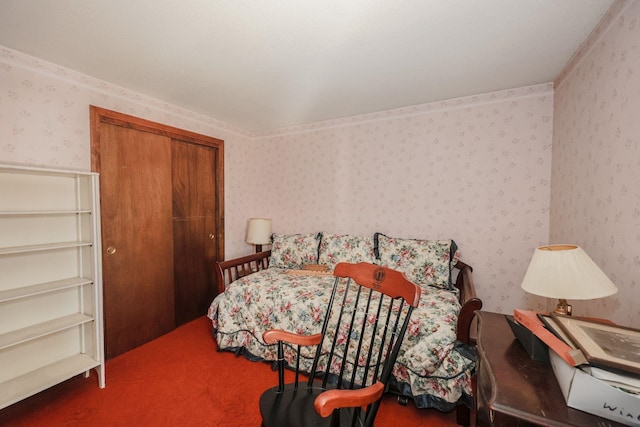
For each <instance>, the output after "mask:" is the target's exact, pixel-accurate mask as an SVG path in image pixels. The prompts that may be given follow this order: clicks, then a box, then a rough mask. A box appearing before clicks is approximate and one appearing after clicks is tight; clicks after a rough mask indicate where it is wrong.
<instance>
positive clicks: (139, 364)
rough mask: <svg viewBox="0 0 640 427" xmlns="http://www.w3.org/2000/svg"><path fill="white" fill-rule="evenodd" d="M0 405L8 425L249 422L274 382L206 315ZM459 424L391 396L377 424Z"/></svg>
mask: <svg viewBox="0 0 640 427" xmlns="http://www.w3.org/2000/svg"><path fill="white" fill-rule="evenodd" d="M106 372H107V375H106V388H104V389H102V390H101V389H99V388H98V385H97V384H98V380H97V377H96V376H95V373H92V375H91V377H90V378H88V379H85V378H83V377H76V378H73V379H71V380H69V381H67V382H65V383H63V384H60V385H58V386H55V387H53V388H51V389H49V390H46V391H44V392H42V393H40V394H38V395H35V396H33V397H31V398H29V399H26V400H24V401H22V402H19V403H17V404H15V405H12V406H10V407H8V408H5V409H3V410H1V411H0V425H3V426H47V427H50V426H138V425H140V426H252V427H258V426H259V425H260V411H259V409H258V400H259V397H260V394H261V393H262V391H263V390H265V389H266V388H269V387H272V386H274V385H276V384H277V376H276V373H275V372H273V371H271V368H270V366H269V365H268V364H266V363H259V362H250V361H248V360H246V359H244V358H243V357H237V356H235V355H233V354H231V353H228V352H217V351H216V343H215V340H214V339H213V336H212V333H211V322H210V321H209V319H207V318H206V317H203V318H201V319H197V320H195V321H193V322H190V323H188V324H186V325H183V326H181V327H180V328H178V329H176V330H175V331H173V332H171V333H169V334H167V335H164V336H162V337H160V338H158V339H156V340H154V341H152V342H149V343H147V344H145V345H143V346H141V347H138V348H136V349H134V350H132V351H129V352H127V353H125V354H122V355H120V356H118V357H116V358H114V359H111V360H109V361H108V362H107V364H106ZM427 425H428V426H455V425H456V423H455V412H452V413H449V414H442V413H440V412H437V411H435V410H418V409H416V408H415V407H414V406H413V404H412V403H411V402H410V403H409V405H407V406H400V405H398V404H397V402H396V399H395V398H394V397H393V396H387V397H386V398H385V400H384V402H383V404H382V405H381V408H380V411H379V413H378V417H377V421H376V426H378V427H385V426H393V427H399V426H427Z"/></svg>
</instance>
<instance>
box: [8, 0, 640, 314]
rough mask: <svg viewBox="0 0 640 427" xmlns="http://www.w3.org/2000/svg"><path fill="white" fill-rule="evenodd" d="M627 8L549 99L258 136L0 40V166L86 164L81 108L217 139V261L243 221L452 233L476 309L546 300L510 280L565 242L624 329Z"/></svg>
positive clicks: (631, 180) (500, 98)
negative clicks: (600, 275)
mask: <svg viewBox="0 0 640 427" xmlns="http://www.w3.org/2000/svg"><path fill="white" fill-rule="evenodd" d="M639 17H640V4H639V3H637V2H635V3H634V2H621V3H618V7H617V9H612V12H611V13H610V15H609V16H608V17H607V19H605V20H604V21H603V23H602V24H601V25H600V27H599V28H598V29H597V30H596V31H595V32H594V35H593V37H592V38H591V39H590V40H589V41H588V43H586V44H585V47H584V49H583V50H582V51H581V52H580V53H579V54H578V55H577V56H576V58H575V60H574V62H573V63H571V64H570V65H569V66H568V67H567V68H566V69H565V71H564V72H563V73H562V74H561V75H560V76H559V78H558V80H557V81H556V89H555V90H556V93H555V101H554V96H553V92H552V89H551V86H550V85H539V86H532V87H527V88H520V89H516V90H511V91H504V92H497V93H492V94H486V95H479V96H473V97H468V98H461V99H456V100H449V101H445V102H440V103H434V104H426V105H421V106H416V107H411V108H405V109H399V110H393V111H386V112H380V113H376V114H370V115H364V116H358V117H351V118H344V119H340V120H335V121H329V122H322V123H317V124H311V125H307V126H300V127H296V128H288V129H283V130H280V131H274V132H269V133H264V134H261V135H255V134H250V133H248V132H245V131H243V130H242V129H237V128H234V127H232V126H230V125H227V124H225V123H221V122H218V121H216V120H215V119H212V118H208V117H204V116H201V115H198V114H195V113H192V112H189V111H185V110H183V109H180V108H178V107H176V106H173V105H170V104H166V103H163V102H162V101H158V100H154V99H152V98H148V97H145V96H142V95H140V94H137V93H135V92H132V91H129V90H126V89H123V88H119V87H117V86H114V85H112V84H110V83H107V82H103V81H99V80H96V79H93V78H91V77H88V76H85V75H82V74H79V73H76V72H74V71H72V70H68V69H64V68H61V67H58V66H55V65H52V64H50V63H47V62H45V61H41V60H39V59H36V58H32V57H29V56H26V55H23V54H20V53H18V52H15V51H12V50H10V49H5V48H2V47H0V161H2V162H9V163H21V164H34V165H43V166H50V167H63V168H72V169H85V170H88V169H89V168H90V157H89V154H90V153H89V113H88V106H89V104H93V105H98V106H101V107H104V108H110V109H113V110H116V111H121V112H124V113H127V114H132V115H135V116H138V117H143V118H147V119H150V120H155V121H159V122H163V123H166V124H168V125H172V126H177V127H182V128H185V129H188V130H192V131H194V132H200V133H203V134H207V135H211V136H215V137H218V138H222V139H224V140H225V188H226V190H225V191H226V199H225V203H226V252H227V257H232V256H236V255H241V254H245V253H247V252H248V251H251V250H252V248H251V247H250V246H248V245H246V244H245V243H244V242H243V240H244V233H245V225H246V219H247V218H249V217H251V216H269V217H271V218H273V220H274V231H278V232H283V233H294V232H307V231H319V230H326V231H330V232H335V233H354V234H370V233H373V232H374V231H381V232H384V233H387V234H389V235H393V236H403V237H413V238H453V239H455V240H456V241H457V242H458V243H459V245H460V247H461V251H462V256H463V259H464V260H466V261H468V262H469V263H471V264H472V265H473V266H474V267H475V277H476V280H477V285H478V291H479V293H480V296H481V297H482V298H483V300H484V301H485V308H487V309H489V310H495V311H501V312H510V311H511V310H512V309H513V308H515V307H528V308H534V309H536V308H543V307H544V306H545V304H546V303H547V301H546V300H545V299H542V298H538V297H533V296H527V295H526V294H524V293H523V292H522V291H521V290H520V289H519V285H520V281H521V279H522V276H523V274H524V271H525V270H526V267H527V265H528V262H529V259H530V256H531V254H532V252H533V248H534V247H536V246H538V245H539V244H543V243H547V241H549V242H551V243H558V242H565V243H567V242H572V243H577V244H580V245H581V246H583V247H584V248H585V249H586V250H587V252H588V253H589V254H590V255H591V256H592V257H593V258H594V260H595V261H596V262H597V263H598V264H599V265H601V266H602V268H603V269H604V270H605V272H606V273H607V274H608V275H609V276H610V277H611V278H612V279H613V281H614V282H615V283H616V284H617V285H618V287H619V289H620V291H619V293H618V295H617V296H614V297H610V298H607V299H604V300H599V301H597V302H590V303H579V302H578V303H576V302H574V306H575V309H576V310H578V311H579V312H581V313H585V314H589V315H602V316H604V317H609V318H611V319H613V320H615V321H618V322H620V323H623V324H629V325H637V324H638V323H639V322H638V320H639V319H640V312H639V309H638V308H636V307H635V306H634V304H633V302H634V301H635V299H636V298H635V297H636V295H637V277H638V273H639V272H640V271H639V270H640V256H639V255H638V253H637V250H635V249H636V248H637V244H638V242H640V228H639V227H638V226H639V224H640V213H639V212H640V192H639V191H638V190H637V188H636V187H637V186H636V185H635V183H636V181H637V177H638V173H637V168H638V166H640V148H639V145H640V144H639V141H638V138H639V135H640V129H639V126H640V122H639V121H638V120H637V119H635V117H636V116H635V115H634V112H637V111H640V75H639V73H638V72H637V70H638V69H640V59H639V57H640V54H639V51H638V49H639V48H638V44H637V40H640V37H639V36H640V34H638V32H639V31H640V25H639V22H638V21H639ZM552 128H553V135H554V144H553V172H552V169H551V159H552V149H551V147H552V144H551V135H552ZM550 178H551V181H550ZM549 207H551V218H549ZM548 236H550V239H549V240H548V239H547V237H548Z"/></svg>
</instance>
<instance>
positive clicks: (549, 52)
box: [0, 0, 614, 132]
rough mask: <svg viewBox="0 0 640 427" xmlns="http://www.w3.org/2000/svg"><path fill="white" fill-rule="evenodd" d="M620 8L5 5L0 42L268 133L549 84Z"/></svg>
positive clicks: (83, 1) (320, 0)
mask: <svg viewBox="0 0 640 427" xmlns="http://www.w3.org/2000/svg"><path fill="white" fill-rule="evenodd" d="M613 1H614V0H315V1H312V0H270V1H267V0H226V1H224V0H183V1H177V0H108V1H107V0H0V45H3V46H5V47H8V48H11V49H15V50H18V51H21V52H24V53H27V54H30V55H33V56H36V57H39V58H42V59H45V60H48V61H51V62H53V63H55V64H58V65H61V66H64V67H67V68H71V69H74V70H77V71H81V72H83V73H85V74H88V75H91V76H93V77H97V78H100V79H103V80H106V81H109V82H111V83H115V84H118V85H120V86H123V87H126V88H129V89H132V90H135V91H137V92H140V93H143V94H146V95H149V96H153V97H155V98H159V99H162V100H164V101H167V102H169V103H172V104H175V105H178V106H181V107H184V108H187V109H189V110H192V111H196V112H200V113H203V114H206V115H208V116H211V117H213V118H215V119H218V120H222V121H224V122H227V123H229V124H233V125H236V126H239V127H241V128H244V129H246V130H248V131H253V132H260V131H266V130H272V129H277V128H282V127H286V126H291V125H298V124H305V123H311V122H317V121H322V120H328V119H334V118H339V117H346V116H351V115H357V114H363V113H370V112H375V111H383V110H388V109H392V108H398V107H406V106H410V105H416V104H423V103H427V102H433V101H438V100H443V99H451V98H456V97H460V96H467V95H474V94H480V93H486V92H491V91H496V90H502V89H509V88H516V87H522V86H528V85H533V84H539V83H546V82H550V81H553V79H554V78H555V77H556V76H557V75H558V73H559V72H560V71H561V70H562V68H563V67H564V66H565V64H566V63H567V62H568V61H569V59H571V57H572V55H573V54H574V53H575V52H576V50H577V49H578V47H579V46H580V44H581V43H582V42H583V41H584V40H585V38H586V37H587V36H588V35H589V33H590V32H591V31H592V30H593V28H594V26H595V25H596V24H597V23H598V21H599V20H600V19H601V17H602V16H603V15H604V14H605V13H606V11H607V10H608V9H609V7H610V6H611V4H612V3H613Z"/></svg>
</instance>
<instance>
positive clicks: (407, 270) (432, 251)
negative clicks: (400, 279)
mask: <svg viewBox="0 0 640 427" xmlns="http://www.w3.org/2000/svg"><path fill="white" fill-rule="evenodd" d="M374 244H375V251H376V252H375V253H376V256H377V258H378V259H379V260H380V264H381V265H382V266H384V267H389V268H392V269H394V270H399V271H402V272H403V273H404V274H405V275H406V276H407V278H408V279H409V280H411V281H412V282H415V283H416V284H418V285H430V286H435V287H438V288H442V289H452V284H451V270H452V269H453V267H454V266H455V264H456V262H457V261H458V258H459V257H460V254H459V253H458V252H457V249H458V246H457V245H456V243H455V242H454V241H453V240H414V239H400V238H395V237H388V236H385V235H384V234H382V233H376V234H375V235H374Z"/></svg>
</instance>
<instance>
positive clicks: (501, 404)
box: [476, 311, 622, 427]
mask: <svg viewBox="0 0 640 427" xmlns="http://www.w3.org/2000/svg"><path fill="white" fill-rule="evenodd" d="M477 317H478V341H477V348H478V356H479V358H478V363H479V366H478V377H477V386H476V400H477V401H476V421H477V423H478V425H480V426H514V425H516V426H531V425H539V426H579V427H584V426H603V427H604V426H622V424H619V423H616V422H613V421H609V420H607V419H605V418H601V417H597V416H595V415H591V414H588V413H586V412H582V411H578V410H576V409H573V408H569V407H568V406H567V405H566V403H565V401H564V397H563V396H562V392H561V390H560V386H559V385H558V382H557V381H556V377H555V375H554V373H553V370H552V369H551V365H549V364H548V363H545V362H536V361H534V360H531V358H530V357H529V355H528V354H527V352H526V351H525V349H524V347H522V345H521V344H520V342H519V341H517V340H516V339H515V338H514V336H513V333H512V332H511V329H510V328H509V325H508V324H507V321H506V319H505V317H504V314H497V313H489V312H486V311H479V312H477Z"/></svg>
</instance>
